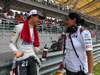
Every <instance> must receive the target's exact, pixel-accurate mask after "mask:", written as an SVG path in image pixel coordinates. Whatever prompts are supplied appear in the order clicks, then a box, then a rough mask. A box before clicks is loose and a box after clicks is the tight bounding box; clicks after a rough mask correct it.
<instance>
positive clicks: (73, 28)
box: [67, 25, 78, 33]
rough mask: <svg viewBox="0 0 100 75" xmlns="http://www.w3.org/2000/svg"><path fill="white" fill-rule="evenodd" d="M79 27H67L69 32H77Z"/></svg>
mask: <svg viewBox="0 0 100 75" xmlns="http://www.w3.org/2000/svg"><path fill="white" fill-rule="evenodd" d="M77 29H78V27H77V26H75V25H73V26H71V27H68V28H67V33H75V32H76V31H77Z"/></svg>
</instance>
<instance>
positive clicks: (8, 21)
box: [0, 9, 64, 32]
mask: <svg viewBox="0 0 100 75" xmlns="http://www.w3.org/2000/svg"><path fill="white" fill-rule="evenodd" d="M28 13H29V11H27V12H25V13H23V12H20V13H18V12H13V11H11V10H10V11H8V10H7V11H3V10H2V9H0V29H10V30H12V29H13V27H14V26H15V25H17V24H18V23H23V22H24V21H25V20H26V19H27V16H28ZM63 25H64V24H63V22H62V21H57V20H56V19H55V20H53V19H47V18H46V19H45V20H41V21H40V23H39V24H38V26H37V28H38V31H39V32H42V31H43V30H45V31H48V32H50V31H51V30H52V31H53V32H57V29H58V30H59V31H60V32H62V31H61V30H62V29H63V27H61V26H63Z"/></svg>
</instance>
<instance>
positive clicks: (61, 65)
mask: <svg viewBox="0 0 100 75" xmlns="http://www.w3.org/2000/svg"><path fill="white" fill-rule="evenodd" d="M63 69H64V66H63V63H61V64H60V66H59V70H61V71H62V70H63Z"/></svg>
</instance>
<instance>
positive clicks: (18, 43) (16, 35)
mask: <svg viewBox="0 0 100 75" xmlns="http://www.w3.org/2000/svg"><path fill="white" fill-rule="evenodd" d="M23 25H24V24H19V25H16V26H15V28H14V30H13V33H12V37H11V40H10V44H9V46H10V48H11V49H12V50H13V51H21V52H24V56H23V57H20V58H16V57H15V60H16V61H19V60H23V59H26V58H28V57H29V56H34V57H35V58H36V59H37V60H38V62H40V60H39V59H38V57H37V56H36V54H35V52H37V53H38V51H39V48H38V47H34V46H33V43H34V33H33V26H31V25H29V28H30V34H31V37H32V43H31V42H30V43H28V42H26V41H24V40H22V39H20V35H21V31H22V29H23Z"/></svg>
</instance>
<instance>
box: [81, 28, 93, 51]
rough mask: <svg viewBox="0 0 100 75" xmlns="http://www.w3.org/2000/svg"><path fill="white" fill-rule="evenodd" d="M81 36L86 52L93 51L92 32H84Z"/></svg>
mask: <svg viewBox="0 0 100 75" xmlns="http://www.w3.org/2000/svg"><path fill="white" fill-rule="evenodd" d="M81 36H82V38H80V39H81V41H82V45H83V47H84V50H85V51H88V50H92V38H91V34H90V32H89V31H88V30H84V31H83V32H82V33H81Z"/></svg>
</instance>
